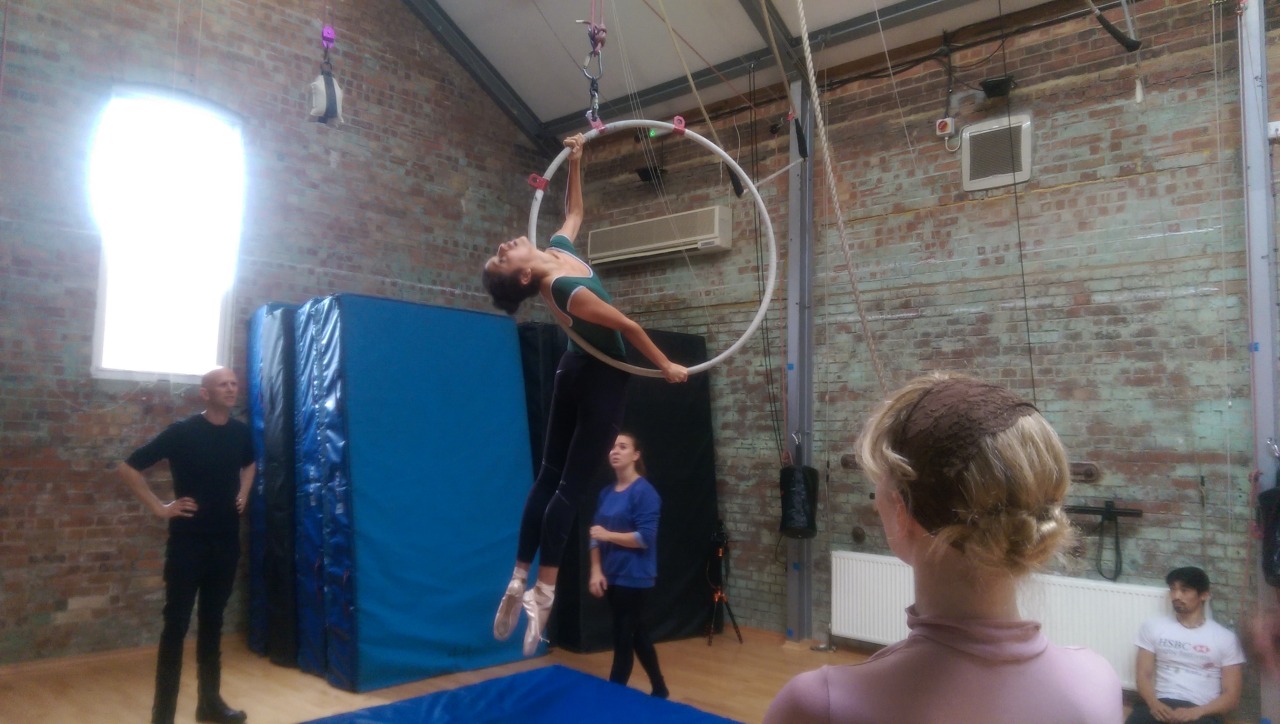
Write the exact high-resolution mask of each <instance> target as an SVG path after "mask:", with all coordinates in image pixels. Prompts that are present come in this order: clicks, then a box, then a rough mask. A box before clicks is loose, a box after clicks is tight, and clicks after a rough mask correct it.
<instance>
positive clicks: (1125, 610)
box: [831, 551, 1170, 690]
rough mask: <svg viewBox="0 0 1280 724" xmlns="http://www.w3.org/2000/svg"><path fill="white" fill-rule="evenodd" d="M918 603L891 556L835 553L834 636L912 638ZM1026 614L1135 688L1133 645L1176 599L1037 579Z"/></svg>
mask: <svg viewBox="0 0 1280 724" xmlns="http://www.w3.org/2000/svg"><path fill="white" fill-rule="evenodd" d="M913 600H914V595H913V592H912V582H911V569H910V568H909V567H908V566H907V564H905V563H903V562H902V561H900V560H898V559H897V558H894V557H891V556H877V555H870V554H867V553H851V552H847V551H834V552H833V553H832V554H831V633H832V635H834V636H840V637H842V638H847V639H854V640H857V641H866V642H868V643H873V644H891V643H894V642H896V641H901V640H902V639H904V638H906V637H907V615H906V613H905V609H906V608H907V607H908V606H910V605H911V603H912V601H913ZM1018 606H1019V608H1020V609H1021V610H1022V614H1023V615H1024V616H1025V617H1027V618H1029V619H1033V620H1036V621H1039V622H1040V623H1041V624H1042V626H1043V629H1042V630H1043V631H1044V634H1045V636H1047V637H1048V639H1049V640H1050V641H1052V642H1053V643H1055V644H1057V645H1059V646H1085V647H1087V648H1090V649H1093V650H1094V651H1096V652H1098V653H1099V654H1101V655H1102V656H1103V657H1104V658H1105V659H1106V660H1107V661H1109V662H1111V665H1112V666H1113V667H1115V670H1116V673H1117V674H1119V675H1120V683H1121V684H1122V685H1123V686H1124V687H1125V688H1126V689H1130V690H1132V689H1134V688H1135V683H1134V670H1133V665H1134V657H1135V655H1136V651H1137V649H1136V648H1135V647H1134V644H1133V639H1134V637H1135V636H1136V635H1137V633H1138V627H1139V626H1140V625H1142V622H1143V621H1145V620H1147V619H1148V618H1151V617H1153V616H1159V615H1162V614H1168V613H1170V608H1169V592H1168V590H1167V589H1164V588H1158V587H1155V586H1135V585H1131V584H1126V583H1110V582H1106V581H1090V580H1086V579H1083V578H1069V577H1066V576H1048V575H1039V574H1036V575H1033V576H1031V580H1029V581H1028V582H1026V583H1025V584H1023V586H1022V590H1021V591H1020V592H1019V595H1018Z"/></svg>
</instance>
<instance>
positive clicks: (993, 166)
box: [960, 113, 1032, 191]
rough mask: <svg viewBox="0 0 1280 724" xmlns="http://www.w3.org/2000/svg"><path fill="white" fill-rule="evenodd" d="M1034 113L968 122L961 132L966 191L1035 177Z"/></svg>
mask: <svg viewBox="0 0 1280 724" xmlns="http://www.w3.org/2000/svg"><path fill="white" fill-rule="evenodd" d="M1031 141H1032V139H1031V116H1030V115H1027V114H1025V113H1024V114H1019V115H1015V116H1008V117H1006V118H997V119H995V120H991V121H984V122H982V123H975V124H973V125H971V126H966V127H965V129H964V131H962V132H961V134H960V165H961V168H962V169H963V171H962V173H963V185H964V190H965V191H981V190H983V189H992V188H996V187H998V186H1008V185H1009V184H1017V183H1022V182H1024V181H1028V180H1030V179H1031V146H1032V142H1031Z"/></svg>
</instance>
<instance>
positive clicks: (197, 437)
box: [125, 415, 254, 535]
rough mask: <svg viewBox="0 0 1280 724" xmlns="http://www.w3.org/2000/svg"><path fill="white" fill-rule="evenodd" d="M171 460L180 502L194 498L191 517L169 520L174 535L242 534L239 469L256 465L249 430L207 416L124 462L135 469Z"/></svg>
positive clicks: (175, 427) (179, 425)
mask: <svg viewBox="0 0 1280 724" xmlns="http://www.w3.org/2000/svg"><path fill="white" fill-rule="evenodd" d="M161 460H168V461H169V472H170V474H171V475H172V476H173V495H174V497H175V498H192V499H194V500H195V501H196V506H197V508H198V509H197V510H196V513H195V515H194V516H192V517H190V518H182V517H178V518H170V519H169V532H170V533H199V534H221V535H235V534H237V533H238V532H239V530H240V514H239V513H238V512H236V493H237V492H239V490H240V470H241V469H242V468H244V467H245V466H246V465H249V464H250V463H252V462H253V461H254V452H253V440H252V438H251V437H250V435H249V426H248V425H246V424H244V423H243V422H240V421H239V420H237V419H235V418H231V419H229V420H227V422H226V424H223V425H215V424H213V423H212V422H209V421H208V420H207V419H205V417H204V415H192V416H191V417H188V418H187V419H185V420H181V421H179V422H175V423H173V424H172V425H170V426H169V427H168V428H166V429H165V431H164V432H162V433H160V434H159V435H157V436H156V438H155V439H154V440H152V441H151V442H149V443H147V444H146V445H143V446H142V447H140V448H138V449H137V450H135V451H134V452H133V454H132V455H130V456H129V457H128V459H127V460H125V463H127V464H128V465H129V466H130V467H132V468H133V469H134V470H139V471H141V470H146V469H147V468H149V467H151V466H152V465H155V464H156V463H158V462H160V461H161Z"/></svg>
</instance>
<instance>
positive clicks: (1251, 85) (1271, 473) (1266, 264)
mask: <svg viewBox="0 0 1280 724" xmlns="http://www.w3.org/2000/svg"><path fill="white" fill-rule="evenodd" d="M1241 7H1242V10H1241V14H1240V155H1241V159H1242V160H1243V162H1244V208H1245V251H1246V258H1247V273H1248V282H1249V336H1250V343H1249V352H1250V355H1249V363H1250V364H1249V366H1250V371H1251V376H1252V383H1253V384H1252V391H1253V459H1254V466H1255V467H1256V469H1257V470H1258V471H1259V472H1260V473H1261V475H1262V478H1261V486H1262V488H1264V489H1265V488H1269V487H1272V486H1273V485H1274V484H1275V479H1276V466H1277V460H1276V457H1275V455H1273V454H1272V453H1271V449H1270V448H1271V446H1270V445H1269V444H1268V442H1269V441H1270V440H1271V439H1274V438H1275V437H1276V428H1277V421H1276V344H1275V335H1276V259H1275V246H1276V239H1275V226H1274V224H1275V208H1274V207H1273V205H1272V199H1271V188H1272V187H1271V152H1270V149H1269V148H1268V147H1267V127H1268V123H1267V53H1266V47H1267V40H1266V17H1265V15H1264V12H1263V11H1264V6H1263V3H1262V2H1260V0H1248V2H1244V3H1241ZM1247 565H1250V566H1257V565H1259V561H1258V560H1256V559H1254V560H1249V561H1248V562H1247ZM1256 570H1257V569H1255V571H1256ZM1257 593H1258V604H1259V607H1260V608H1262V609H1263V610H1264V611H1265V610H1270V612H1271V614H1273V615H1277V612H1276V611H1275V610H1274V609H1275V592H1274V591H1272V590H1271V589H1270V588H1269V587H1268V586H1267V584H1266V582H1265V581H1264V580H1263V579H1262V577H1261V576H1259V578H1258V591H1257ZM1259 686H1260V689H1261V691H1260V692H1259V703H1260V707H1259V708H1260V709H1261V713H1262V720H1263V721H1274V720H1277V718H1280V687H1278V686H1277V683H1276V681H1274V679H1273V678H1272V677H1270V676H1265V675H1264V676H1262V677H1261V679H1260V683H1259Z"/></svg>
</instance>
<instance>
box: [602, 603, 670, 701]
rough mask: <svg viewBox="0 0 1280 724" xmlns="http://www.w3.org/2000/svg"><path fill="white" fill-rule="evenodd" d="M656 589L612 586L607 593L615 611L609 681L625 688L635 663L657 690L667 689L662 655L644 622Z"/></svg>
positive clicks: (610, 604)
mask: <svg viewBox="0 0 1280 724" xmlns="http://www.w3.org/2000/svg"><path fill="white" fill-rule="evenodd" d="M652 590H653V589H652V588H628V587H627V586H614V585H611V586H609V587H608V588H607V589H605V594H606V596H607V597H608V599H609V608H611V609H613V669H611V670H610V671H609V681H612V682H613V683H615V684H623V685H625V684H626V683H627V681H628V680H629V679H630V678H631V667H632V664H633V662H634V661H635V659H637V658H638V659H640V666H641V667H643V668H644V673H646V674H648V675H649V683H650V684H652V685H653V688H654V689H655V690H661V689H664V688H665V684H664V682H663V681H662V671H661V670H660V669H659V668H658V651H657V649H655V648H654V647H653V640H652V639H650V638H649V627H648V625H647V624H646V622H645V620H644V605H645V601H647V600H648V598H649V592H650V591H652Z"/></svg>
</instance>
